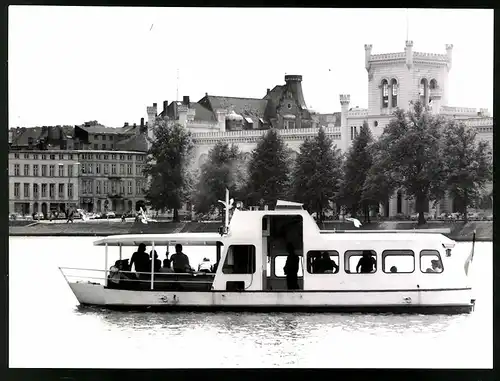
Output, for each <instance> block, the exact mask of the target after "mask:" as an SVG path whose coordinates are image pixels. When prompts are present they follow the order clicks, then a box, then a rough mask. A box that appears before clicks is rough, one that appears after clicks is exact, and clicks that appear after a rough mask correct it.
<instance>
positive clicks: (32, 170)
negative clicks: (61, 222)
mask: <svg viewBox="0 0 500 381" xmlns="http://www.w3.org/2000/svg"><path fill="white" fill-rule="evenodd" d="M78 194H79V183H78V155H77V154H76V153H75V152H74V151H67V150H27V149H20V150H16V151H11V152H9V212H10V213H20V214H24V215H30V214H33V213H43V214H44V216H46V217H48V216H50V215H51V214H52V213H56V214H57V213H61V212H62V213H64V212H65V211H66V210H68V209H69V208H70V207H77V206H78Z"/></svg>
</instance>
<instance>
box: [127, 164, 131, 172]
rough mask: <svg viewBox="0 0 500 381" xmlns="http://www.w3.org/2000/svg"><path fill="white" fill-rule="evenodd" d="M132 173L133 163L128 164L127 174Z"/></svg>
mask: <svg viewBox="0 0 500 381" xmlns="http://www.w3.org/2000/svg"><path fill="white" fill-rule="evenodd" d="M131 174H132V164H127V175H131Z"/></svg>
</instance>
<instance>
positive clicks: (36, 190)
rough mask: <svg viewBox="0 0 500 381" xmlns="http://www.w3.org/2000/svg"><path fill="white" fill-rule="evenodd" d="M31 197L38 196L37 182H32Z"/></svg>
mask: <svg viewBox="0 0 500 381" xmlns="http://www.w3.org/2000/svg"><path fill="white" fill-rule="evenodd" d="M33 197H34V198H39V197H40V194H39V190H38V184H33Z"/></svg>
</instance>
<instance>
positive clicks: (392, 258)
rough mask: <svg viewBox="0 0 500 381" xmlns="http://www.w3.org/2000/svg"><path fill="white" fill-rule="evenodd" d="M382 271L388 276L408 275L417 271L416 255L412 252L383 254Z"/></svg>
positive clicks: (401, 251)
mask: <svg viewBox="0 0 500 381" xmlns="http://www.w3.org/2000/svg"><path fill="white" fill-rule="evenodd" d="M382 271H383V272H384V273H387V274H408V273H412V272H414V271H415V253H414V252H413V251H411V250H385V251H384V252H382Z"/></svg>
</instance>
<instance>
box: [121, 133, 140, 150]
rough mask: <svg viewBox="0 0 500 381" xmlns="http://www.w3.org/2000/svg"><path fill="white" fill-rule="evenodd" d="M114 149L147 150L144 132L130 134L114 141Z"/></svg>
mask: <svg viewBox="0 0 500 381" xmlns="http://www.w3.org/2000/svg"><path fill="white" fill-rule="evenodd" d="M116 149H118V150H122V151H136V152H147V151H148V141H147V138H146V134H138V135H135V134H134V135H132V136H130V137H129V138H126V139H124V140H121V141H119V142H117V143H116Z"/></svg>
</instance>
